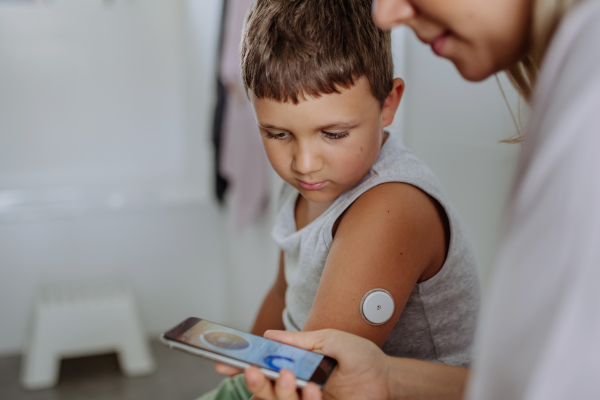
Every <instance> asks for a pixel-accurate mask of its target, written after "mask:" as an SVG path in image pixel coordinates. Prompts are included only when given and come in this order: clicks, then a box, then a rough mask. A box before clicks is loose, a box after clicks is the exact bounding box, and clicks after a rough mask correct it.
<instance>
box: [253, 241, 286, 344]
mask: <svg viewBox="0 0 600 400" xmlns="http://www.w3.org/2000/svg"><path fill="white" fill-rule="evenodd" d="M283 263H284V261H283V252H281V254H280V256H279V272H278V273H277V279H276V280H275V283H273V286H272V287H271V289H270V290H269V292H268V293H267V295H266V297H265V299H264V300H263V303H262V305H261V307H260V310H259V311H258V315H257V316H256V320H255V321H254V326H253V327H252V331H251V333H253V334H255V335H258V336H262V335H263V334H264V333H265V332H266V331H268V330H269V329H279V330H283V329H285V327H284V326H283V320H282V317H281V315H282V313H283V309H284V308H285V291H286V289H287V283H286V282H285V275H284V267H283V266H284V264H283Z"/></svg>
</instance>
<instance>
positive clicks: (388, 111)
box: [381, 78, 404, 127]
mask: <svg viewBox="0 0 600 400" xmlns="http://www.w3.org/2000/svg"><path fill="white" fill-rule="evenodd" d="M403 94H404V81H403V80H402V79H400V78H395V79H394V81H393V86H392V90H391V91H390V94H388V97H387V98H386V99H385V101H384V102H383V107H382V108H381V123H382V125H383V126H384V127H386V126H390V125H391V123H392V122H393V121H394V115H396V110H398V106H399V105H400V100H402V95H403Z"/></svg>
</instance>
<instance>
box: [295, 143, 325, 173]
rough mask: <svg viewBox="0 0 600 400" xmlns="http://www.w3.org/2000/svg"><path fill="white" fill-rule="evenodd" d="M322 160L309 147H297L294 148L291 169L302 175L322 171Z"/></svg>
mask: <svg viewBox="0 0 600 400" xmlns="http://www.w3.org/2000/svg"><path fill="white" fill-rule="evenodd" d="M323 165H324V164H323V160H322V159H321V157H320V156H319V155H318V154H317V152H316V151H315V150H314V149H311V148H309V146H306V145H304V146H298V147H297V148H296V151H295V154H294V159H293V161H292V168H293V169H294V171H296V172H298V173H299V174H302V175H310V174H312V173H315V172H319V171H320V170H321V169H323Z"/></svg>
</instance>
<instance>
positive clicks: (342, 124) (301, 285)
mask: <svg viewBox="0 0 600 400" xmlns="http://www.w3.org/2000/svg"><path fill="white" fill-rule="evenodd" d="M370 7H371V1H370V0H296V1H291V0H257V1H256V3H255V4H254V5H253V6H252V8H251V9H250V11H249V13H248V16H247V20H246V25H245V28H244V36H243V39H242V47H241V55H242V74H243V79H244V84H245V86H246V90H247V93H248V97H249V99H250V101H251V102H252V105H253V107H254V110H255V114H256V119H257V123H258V127H259V131H260V134H261V137H262V140H263V145H264V148H265V151H266V154H267V157H268V159H269V161H270V163H271V165H272V166H273V168H274V169H275V171H276V172H277V173H278V174H279V176H281V178H283V180H284V181H285V182H286V184H284V188H283V189H282V192H281V198H280V204H279V209H278V216H277V220H276V223H275V227H274V229H273V238H274V239H275V241H276V243H277V244H278V245H279V246H280V248H281V249H282V252H281V261H280V266H279V274H278V276H277V279H276V281H275V283H274V285H273V287H272V288H271V290H270V291H269V292H268V294H267V296H266V298H265V300H264V302H263V304H262V307H261V309H260V311H259V313H258V316H257V318H256V321H255V324H254V327H253V328H252V333H254V334H257V335H262V334H263V333H264V332H265V331H266V330H268V329H288V330H317V329H324V328H334V329H339V330H343V331H347V332H351V333H354V334H357V335H359V336H363V337H365V338H368V339H370V340H372V341H373V342H375V343H376V344H377V345H379V346H381V347H382V348H383V350H384V351H385V352H386V353H387V354H390V355H394V356H397V357H410V358H418V359H423V360H432V361H438V362H442V363H446V364H451V365H459V366H467V365H468V364H469V362H470V356H471V345H472V340H473V335H474V330H475V324H476V318H477V311H478V306H479V286H478V285H479V283H478V278H477V272H476V266H475V261H474V257H473V254H472V250H471V247H470V244H469V241H468V238H467V234H466V231H465V228H464V227H463V225H462V223H461V222H460V220H459V218H458V216H457V214H456V212H455V211H454V209H453V207H452V205H451V204H450V202H449V200H448V198H447V196H446V194H445V192H444V191H443V189H442V187H441V185H440V184H439V182H438V181H437V179H436V178H435V176H434V175H433V173H432V172H431V171H430V170H429V169H428V168H427V167H426V166H425V165H424V164H423V163H422V162H421V161H420V160H418V159H417V158H416V157H415V156H414V155H413V154H411V153H410V152H409V151H408V150H407V149H406V148H404V147H403V145H402V143H401V141H400V139H399V138H398V137H395V136H394V135H390V134H389V133H387V132H386V131H384V128H385V127H386V126H389V125H390V124H391V123H392V121H393V118H394V114H395V112H396V109H397V108H398V105H399V103H400V100H401V97H402V94H403V91H404V83H403V81H402V80H401V79H393V63H392V56H391V43H390V34H389V32H383V31H381V30H380V29H378V28H377V27H376V26H375V25H374V24H373V22H372V18H371V13H370ZM249 134H250V133H249ZM372 289H385V290H386V291H387V292H389V293H390V294H391V296H392V297H393V299H394V303H395V311H394V313H393V315H392V317H391V319H390V320H389V321H387V322H385V323H384V324H382V325H373V324H370V323H368V321H367V320H366V319H365V318H363V317H362V316H361V311H360V307H361V300H362V299H363V296H364V295H365V294H366V293H367V292H369V291H370V290H372ZM215 397H218V398H250V397H251V394H250V393H249V392H247V391H246V390H245V387H244V385H243V377H242V376H237V377H234V378H232V379H228V380H225V381H224V382H223V383H222V384H221V386H220V387H219V388H218V389H217V390H215V391H213V392H211V393H209V394H207V395H206V398H215Z"/></svg>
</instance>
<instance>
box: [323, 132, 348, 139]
mask: <svg viewBox="0 0 600 400" xmlns="http://www.w3.org/2000/svg"><path fill="white" fill-rule="evenodd" d="M322 133H323V135H324V136H325V137H326V138H328V139H341V138H345V137H346V136H348V135H349V134H350V132H349V131H345V132H340V133H331V132H325V131H323V132H322Z"/></svg>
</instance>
